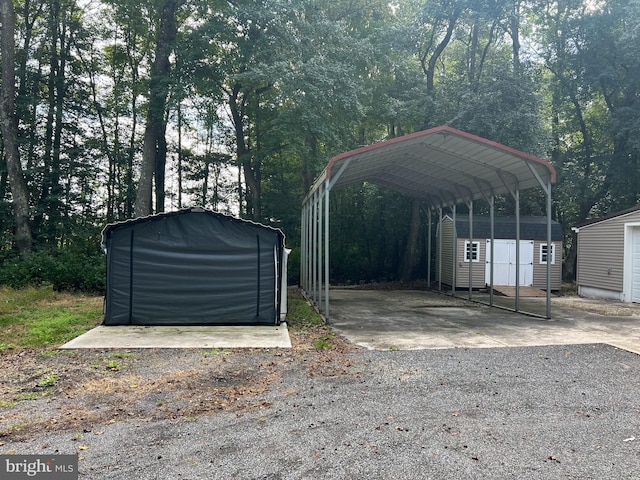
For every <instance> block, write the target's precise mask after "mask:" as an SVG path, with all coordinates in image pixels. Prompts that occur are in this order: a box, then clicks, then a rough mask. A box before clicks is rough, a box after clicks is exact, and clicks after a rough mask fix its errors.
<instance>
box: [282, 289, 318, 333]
mask: <svg viewBox="0 0 640 480" xmlns="http://www.w3.org/2000/svg"><path fill="white" fill-rule="evenodd" d="M287 307H288V312H287V326H288V327H289V329H292V330H303V331H304V330H309V329H315V328H318V327H325V326H326V324H325V323H324V319H323V318H322V316H321V315H320V314H318V313H317V312H316V311H315V310H314V309H313V308H312V307H311V306H310V305H309V304H308V303H307V301H306V300H305V299H304V298H302V297H299V296H293V295H290V296H289V299H288V301H287Z"/></svg>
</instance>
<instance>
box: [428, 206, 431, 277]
mask: <svg viewBox="0 0 640 480" xmlns="http://www.w3.org/2000/svg"><path fill="white" fill-rule="evenodd" d="M427 219H428V220H427V221H428V224H427V287H428V288H431V207H429V210H428V212H427Z"/></svg>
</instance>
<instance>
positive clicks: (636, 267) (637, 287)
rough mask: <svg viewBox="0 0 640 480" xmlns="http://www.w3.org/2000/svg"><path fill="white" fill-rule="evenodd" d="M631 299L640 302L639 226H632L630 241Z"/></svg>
mask: <svg viewBox="0 0 640 480" xmlns="http://www.w3.org/2000/svg"><path fill="white" fill-rule="evenodd" d="M631 301H632V302H636V303H640V227H634V228H633V235H632V241H631Z"/></svg>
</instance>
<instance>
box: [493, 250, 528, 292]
mask: <svg viewBox="0 0 640 480" xmlns="http://www.w3.org/2000/svg"><path fill="white" fill-rule="evenodd" d="M494 242H495V243H494V255H495V261H494V262H493V284H494V285H508V286H515V284H516V241H515V240H494ZM486 259H487V262H486V268H485V282H486V284H487V285H489V284H491V240H487V254H486ZM531 285H533V240H520V286H522V287H527V286H531Z"/></svg>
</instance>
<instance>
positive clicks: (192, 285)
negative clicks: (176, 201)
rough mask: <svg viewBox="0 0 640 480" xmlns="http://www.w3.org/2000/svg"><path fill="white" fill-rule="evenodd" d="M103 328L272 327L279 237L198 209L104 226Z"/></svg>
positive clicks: (281, 285) (280, 281) (280, 305)
mask: <svg viewBox="0 0 640 480" xmlns="http://www.w3.org/2000/svg"><path fill="white" fill-rule="evenodd" d="M102 247H103V251H104V253H105V254H106V256H107V292H106V297H105V308H104V321H103V323H104V324H105V325H277V324H279V323H280V321H281V319H282V318H284V315H285V314H286V250H285V247H284V234H283V233H282V231H280V230H278V229H275V228H272V227H268V226H265V225H260V224H257V223H253V222H249V221H246V220H241V219H237V218H234V217H231V216H228V215H223V214H220V213H215V212H211V211H207V210H202V209H186V210H179V211H175V212H169V213H161V214H157V215H152V216H149V217H141V218H137V219H133V220H127V221H124V222H119V223H114V224H110V225H107V226H106V227H105V229H104V230H103V232H102Z"/></svg>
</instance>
